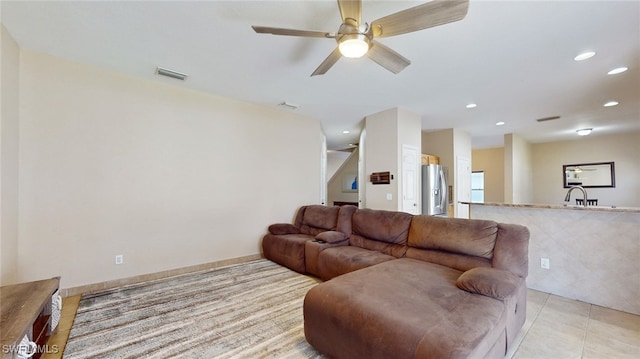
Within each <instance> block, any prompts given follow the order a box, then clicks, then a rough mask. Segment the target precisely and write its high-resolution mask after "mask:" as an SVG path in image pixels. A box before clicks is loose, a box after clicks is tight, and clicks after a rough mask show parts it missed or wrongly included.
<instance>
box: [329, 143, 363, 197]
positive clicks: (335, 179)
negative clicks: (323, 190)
mask: <svg viewBox="0 0 640 359" xmlns="http://www.w3.org/2000/svg"><path fill="white" fill-rule="evenodd" d="M358 157H359V153H358V150H355V151H353V152H351V153H350V154H349V157H348V158H347V159H346V161H344V162H343V163H342V166H340V168H338V169H337V170H336V171H335V173H334V175H333V176H332V177H331V179H330V180H329V183H328V184H327V188H328V193H329V196H328V199H329V200H328V202H327V205H329V206H333V202H335V201H340V202H356V203H357V202H358V192H357V191H356V192H343V191H342V181H343V178H344V176H345V175H349V176H350V177H351V176H357V175H358Z"/></svg>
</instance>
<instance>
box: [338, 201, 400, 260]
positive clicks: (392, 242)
mask: <svg viewBox="0 0 640 359" xmlns="http://www.w3.org/2000/svg"><path fill="white" fill-rule="evenodd" d="M411 217H412V216H411V215H410V214H409V213H405V212H393V211H383V210H373V209H358V210H356V211H355V213H354V214H353V216H352V221H351V226H352V232H353V233H352V235H351V237H350V238H349V245H352V246H357V247H360V248H365V249H369V250H374V251H378V252H381V253H384V254H388V255H392V256H394V257H396V258H400V257H402V256H404V254H405V252H406V250H407V236H408V234H409V226H410V225H411Z"/></svg>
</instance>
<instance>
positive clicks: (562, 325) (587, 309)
mask: <svg viewBox="0 0 640 359" xmlns="http://www.w3.org/2000/svg"><path fill="white" fill-rule="evenodd" d="M639 357H640V316H638V315H634V314H629V313H625V312H620V311H617V310H613V309H609V308H604V307H600V306H597V305H592V304H589V303H584V302H580V301H577V300H571V299H567V298H563V297H559V296H557V295H552V294H548V293H543V292H538V291H535V290H531V289H529V291H528V293H527V319H526V322H525V324H524V326H523V327H522V331H521V332H520V334H519V336H518V338H516V343H515V345H513V346H512V348H511V350H510V351H509V353H507V358H513V359H528V358H563V359H564V358H584V359H591V358H639Z"/></svg>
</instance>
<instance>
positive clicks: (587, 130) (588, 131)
mask: <svg viewBox="0 0 640 359" xmlns="http://www.w3.org/2000/svg"><path fill="white" fill-rule="evenodd" d="M591 131H593V128H581V129H579V130H576V132H577V133H578V135H580V136H587V135H590V134H591Z"/></svg>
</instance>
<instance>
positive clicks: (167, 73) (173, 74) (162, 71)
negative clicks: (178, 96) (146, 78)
mask: <svg viewBox="0 0 640 359" xmlns="http://www.w3.org/2000/svg"><path fill="white" fill-rule="evenodd" d="M156 74H158V75H162V76H166V77H171V78H173V79H178V80H181V81H184V80H185V79H186V78H187V76H189V75H187V74H183V73H180V72H177V71H173V70H169V69H165V68H162V67H159V66H158V67H157V68H156Z"/></svg>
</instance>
